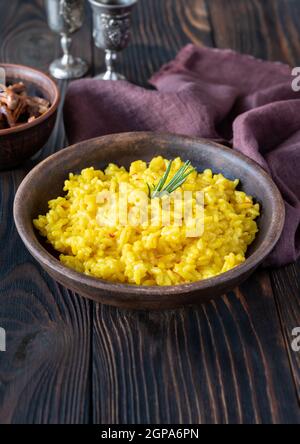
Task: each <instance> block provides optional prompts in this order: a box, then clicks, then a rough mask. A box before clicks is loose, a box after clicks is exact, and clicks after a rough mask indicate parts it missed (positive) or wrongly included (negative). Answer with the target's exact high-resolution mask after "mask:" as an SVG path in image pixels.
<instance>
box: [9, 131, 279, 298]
mask: <svg viewBox="0 0 300 444" xmlns="http://www.w3.org/2000/svg"><path fill="white" fill-rule="evenodd" d="M150 135H151V137H153V135H155V136H157V137H158V138H161V137H170V136H172V137H179V138H180V139H181V140H186V141H190V142H195V141H198V142H199V144H201V143H202V144H206V145H211V146H213V147H214V149H220V150H222V151H225V152H228V153H230V154H231V155H233V156H236V157H238V158H240V159H241V160H243V161H244V162H246V163H247V164H248V165H250V166H251V167H252V168H255V169H256V170H257V172H258V174H260V175H261V176H262V177H263V179H264V180H265V181H266V183H267V184H268V186H269V187H270V189H271V191H272V193H271V194H272V196H273V199H274V202H275V204H274V205H275V207H276V218H272V221H271V224H270V226H269V231H268V238H265V239H264V240H263V241H262V243H261V245H260V246H259V247H258V248H257V250H256V251H254V252H253V253H252V254H251V255H250V256H249V257H248V258H246V260H245V262H243V263H242V264H240V265H238V266H236V267H234V268H233V269H231V270H229V271H226V272H225V273H222V274H219V275H217V276H214V277H212V278H208V279H203V280H200V281H196V282H192V283H187V284H179V285H171V286H141V285H134V284H122V283H117V282H116V283H115V282H111V281H106V280H103V279H100V278H96V277H92V276H88V275H85V274H84V273H80V272H77V271H75V270H72V269H71V268H68V267H66V266H65V265H63V264H62V263H61V262H60V261H59V260H58V259H56V258H55V257H54V256H53V255H52V254H50V253H49V252H48V251H47V250H46V249H45V248H44V247H43V245H42V244H41V243H40V242H39V240H38V238H37V236H36V235H35V236H30V234H28V233H27V232H26V230H25V229H24V226H23V223H22V219H23V214H22V211H21V212H20V208H21V207H22V205H21V203H22V200H23V195H25V194H26V193H27V191H26V189H27V187H28V186H30V182H31V180H32V178H33V177H34V176H35V175H39V176H40V177H41V172H42V171H43V168H44V166H45V165H46V164H48V163H51V162H53V161H55V159H57V158H59V157H60V156H63V155H64V153H66V151H67V152H68V153H70V150H74V152H76V150H77V148H78V147H79V146H80V147H81V149H82V144H89V143H90V142H91V141H95V140H101V139H103V138H105V139H106V143H109V139H110V138H114V139H115V137H116V136H120V137H121V138H122V137H124V136H125V137H126V136H127V137H128V136H130V137H132V138H133V139H134V138H135V137H147V136H150ZM67 174H68V171H67V168H66V176H67ZM14 219H15V223H16V227H17V230H18V233H19V235H20V237H21V238H22V240H23V242H24V244H25V246H26V247H27V249H28V250H29V252H30V253H31V254H32V255H33V257H35V258H36V259H37V260H38V261H39V262H40V263H41V264H43V265H44V266H45V267H46V268H48V269H50V270H52V271H53V272H54V273H56V274H57V273H58V274H60V275H62V276H63V278H64V279H65V278H68V279H70V280H72V281H73V282H77V283H78V284H79V285H84V286H87V287H92V288H94V289H96V290H99V291H109V292H116V293H119V294H131V295H136V296H138V295H139V296H143V297H145V298H150V299H151V296H155V295H156V296H157V295H159V294H162V293H163V294H164V295H173V294H185V293H190V292H194V291H198V290H204V289H208V288H213V287H217V286H223V285H224V286H225V285H226V284H227V283H230V282H231V281H232V282H234V281H235V279H237V278H238V277H239V276H241V275H246V274H247V272H250V271H252V270H254V269H255V268H256V267H257V266H258V265H259V264H260V263H261V262H262V261H263V260H264V258H265V257H266V256H267V255H268V254H269V253H270V252H271V251H272V249H273V248H274V246H275V244H276V243H277V241H278V239H279V237H280V235H281V232H282V229H283V225H284V220H285V207H284V202H283V199H282V196H281V194H280V192H279V190H278V188H277V186H276V184H275V183H274V182H273V180H272V179H271V177H270V176H269V174H268V173H267V172H266V171H265V170H264V169H263V168H262V167H261V166H260V165H259V164H258V163H256V162H255V161H253V160H252V159H250V158H249V157H247V156H245V155H244V154H242V153H240V152H239V151H236V150H233V149H231V148H228V147H226V146H223V145H220V144H218V143H215V142H212V141H210V140H208V139H203V138H196V137H190V136H182V135H177V134H171V133H156V132H155V133H153V132H128V133H120V134H110V135H105V136H101V137H95V138H93V139H89V140H85V141H82V142H78V143H76V144H74V145H72V146H69V147H67V148H65V149H63V150H60V151H58V152H56V153H54V154H52V155H51V156H49V157H47V158H46V159H45V160H43V161H42V162H41V163H39V164H38V165H36V166H35V167H34V168H33V169H32V170H31V172H30V173H29V174H28V175H27V176H26V177H25V178H24V180H23V182H22V183H21V185H20V186H19V188H18V190H17V193H16V196H15V201H14ZM33 231H34V232H35V230H34V228H33Z"/></svg>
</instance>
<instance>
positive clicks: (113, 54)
mask: <svg viewBox="0 0 300 444" xmlns="http://www.w3.org/2000/svg"><path fill="white" fill-rule="evenodd" d="M116 61H117V51H113V50H111V49H106V50H105V66H106V72H104V73H103V74H100V75H98V76H96V77H95V78H96V79H102V80H126V78H125V77H124V76H123V75H122V74H120V73H118V72H117V71H116Z"/></svg>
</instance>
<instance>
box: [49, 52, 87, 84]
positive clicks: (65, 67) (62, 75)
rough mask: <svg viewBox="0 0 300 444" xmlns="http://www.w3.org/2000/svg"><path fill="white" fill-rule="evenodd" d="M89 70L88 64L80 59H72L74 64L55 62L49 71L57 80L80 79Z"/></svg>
mask: <svg viewBox="0 0 300 444" xmlns="http://www.w3.org/2000/svg"><path fill="white" fill-rule="evenodd" d="M87 70H88V64H87V63H86V62H85V61H84V60H82V59H80V58H75V57H74V58H72V63H69V64H66V63H63V61H62V59H57V60H54V62H52V63H51V65H50V67H49V71H50V73H51V75H52V76H53V77H55V78H56V79H61V80H64V79H79V78H80V77H82V76H84V74H86V72H87Z"/></svg>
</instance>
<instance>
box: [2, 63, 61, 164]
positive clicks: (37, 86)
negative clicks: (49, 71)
mask: <svg viewBox="0 0 300 444" xmlns="http://www.w3.org/2000/svg"><path fill="white" fill-rule="evenodd" d="M0 68H4V69H5V72H6V83H7V84H9V83H16V82H19V81H22V82H23V83H24V84H25V85H26V87H27V89H28V93H29V94H30V95H36V96H39V97H43V98H45V99H47V100H49V102H50V103H51V106H50V108H49V110H48V111H47V112H46V113H45V114H43V115H42V116H40V117H38V118H36V119H35V120H34V121H33V122H29V123H24V124H21V125H18V126H16V127H14V128H6V129H0V170H4V169H10V168H14V167H16V166H18V165H20V164H21V163H22V162H23V161H24V160H25V159H28V158H29V157H31V156H32V155H33V154H35V153H36V152H37V151H38V150H39V149H41V148H42V147H43V146H44V145H45V143H46V142H47V140H48V138H49V136H50V134H51V132H52V130H53V127H54V124H55V120H56V113H57V107H58V103H59V90H58V88H57V86H56V84H55V83H54V81H53V80H52V79H50V77H48V76H47V75H46V74H44V73H43V72H41V71H38V70H36V69H33V68H29V67H28V66H23V65H12V64H5V63H0Z"/></svg>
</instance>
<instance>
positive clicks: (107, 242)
mask: <svg viewBox="0 0 300 444" xmlns="http://www.w3.org/2000/svg"><path fill="white" fill-rule="evenodd" d="M167 165H168V160H166V159H164V158H163V157H161V156H158V157H154V158H153V159H152V160H151V162H150V163H149V164H148V165H147V164H146V163H145V162H143V161H141V160H137V161H135V162H132V164H131V166H130V169H129V171H127V170H126V169H125V168H124V167H119V166H117V165H115V164H109V165H108V166H107V168H106V169H105V170H104V171H100V170H95V169H94V168H93V167H91V168H86V169H84V170H82V171H81V174H79V175H75V174H72V173H70V175H69V179H68V180H66V181H65V186H64V191H65V195H64V196H63V197H57V198H56V199H53V200H50V201H49V211H48V212H47V214H46V215H40V216H38V218H37V219H35V220H34V221H33V222H34V225H35V227H36V228H37V229H38V230H39V232H40V233H41V235H42V236H45V237H46V238H47V240H48V242H50V243H51V244H52V246H53V247H54V248H55V250H57V251H58V252H60V256H59V258H60V260H61V262H62V263H63V264H65V265H66V266H68V267H70V268H73V269H75V270H77V271H79V272H83V273H85V274H87V275H90V276H96V277H98V278H101V279H105V280H108V281H114V282H122V283H129V284H136V285H176V284H182V283H187V282H194V281H198V280H201V279H205V278H209V277H212V276H215V275H218V274H220V273H223V272H225V271H227V270H230V269H231V268H233V267H235V266H236V265H238V264H240V263H242V262H243V261H244V260H245V253H246V250H247V246H248V245H249V244H251V242H252V241H253V239H254V238H255V234H256V233H257V231H258V228H257V224H256V222H255V219H256V217H257V216H258V215H259V204H258V203H254V202H253V199H252V197H251V196H247V195H246V194H245V193H244V192H242V191H238V190H237V189H236V187H237V185H238V182H239V181H238V179H236V180H234V181H231V180H229V179H226V178H225V177H224V176H223V175H222V174H213V173H212V171H211V170H209V169H206V170H204V171H203V172H202V173H197V172H196V171H194V172H192V173H191V174H190V175H189V176H188V177H187V179H186V181H185V182H184V183H183V185H181V187H180V188H178V190H176V191H175V192H174V193H177V196H178V195H183V194H184V193H183V191H190V192H191V194H192V201H193V202H192V208H193V210H192V211H193V212H195V202H196V197H195V196H194V195H195V193H196V192H199V191H201V192H203V196H204V200H203V208H204V210H203V222H204V225H203V227H204V228H203V232H202V234H201V235H198V236H195V237H188V236H187V224H188V223H189V222H187V221H186V220H185V219H184V217H183V215H182V219H181V225H180V224H179V223H177V224H175V223H174V220H175V211H177V212H178V208H177V209H176V210H175V206H174V203H173V204H171V206H170V209H171V210H170V213H171V218H170V221H169V224H167V225H166V224H164V223H163V220H162V217H161V218H159V217H158V218H157V219H156V222H155V223H150V222H149V221H148V222H145V221H144V220H141V221H140V223H127V224H124V223H121V219H122V218H121V213H122V211H125V209H126V211H127V213H128V211H131V214H133V216H136V217H131V219H130V220H132V221H137V220H138V217H137V215H138V214H139V213H138V212H139V211H140V209H141V205H140V203H141V195H142V194H143V195H146V205H145V202H144V203H143V205H142V206H143V209H144V210H145V208H146V210H147V212H148V211H149V212H150V209H151V205H152V201H156V202H158V208H159V210H160V211H162V209H164V207H163V200H164V199H170V198H171V196H172V194H173V193H172V194H170V195H169V196H165V197H162V198H154V199H151V198H150V197H148V195H149V190H148V185H147V184H151V185H152V184H157V183H158V181H159V179H160V178H161V177H162V176H163V174H164V172H165V171H166V168H167ZM182 165H183V162H182V160H181V159H180V158H176V159H175V160H174V161H173V163H172V167H171V171H170V176H169V177H170V178H171V177H172V175H174V173H175V172H176V171H178V169H179V168H180V166H182ZM120 184H126V187H127V192H128V194H127V196H128V198H127V204H126V205H123V204H121V203H120V202H121V200H119V199H118V198H117V199H116V200H115V201H114V209H115V210H118V211H119V213H118V212H117V214H118V217H117V218H115V219H114V220H113V221H110V223H109V224H105V223H103V220H104V219H105V217H106V218H107V217H108V216H109V215H111V214H112V210H111V207H108V200H109V199H108V197H107V196H108V193H113V195H114V196H116V197H119V194H120V193H121V191H120ZM145 193H147V194H145ZM110 205H111V200H110ZM121 207H122V208H121ZM125 207H126V208H125ZM135 211H136V212H135ZM127 213H126V214H127ZM160 214H162V212H161V213H160ZM193 214H194V213H193ZM124 217H125V216H124ZM123 219H124V218H123ZM176 220H177V222H178V218H177V219H176Z"/></svg>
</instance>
